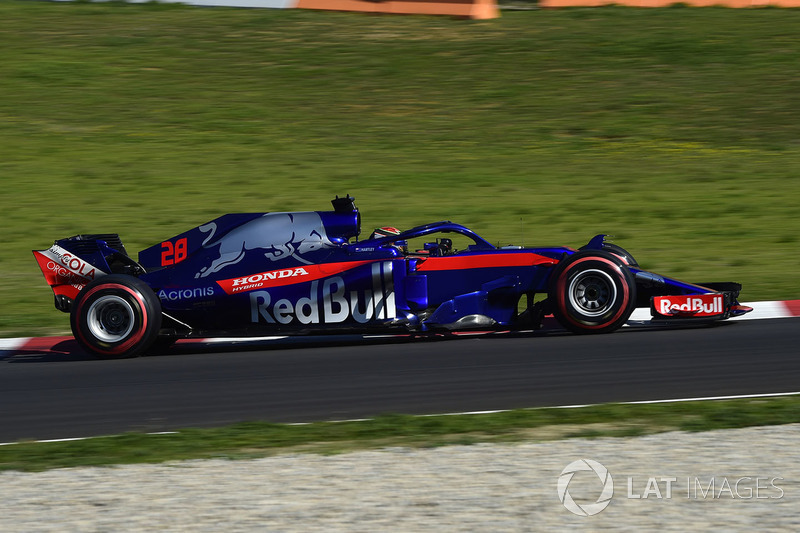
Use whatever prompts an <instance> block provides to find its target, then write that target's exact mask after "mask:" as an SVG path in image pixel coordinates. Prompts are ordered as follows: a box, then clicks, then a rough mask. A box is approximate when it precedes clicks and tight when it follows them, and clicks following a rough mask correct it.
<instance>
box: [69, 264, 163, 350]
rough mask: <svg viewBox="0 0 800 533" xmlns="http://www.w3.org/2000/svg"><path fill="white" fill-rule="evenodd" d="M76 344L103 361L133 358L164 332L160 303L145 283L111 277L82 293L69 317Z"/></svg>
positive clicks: (125, 276) (97, 281)
mask: <svg viewBox="0 0 800 533" xmlns="http://www.w3.org/2000/svg"><path fill="white" fill-rule="evenodd" d="M70 325H71V326H72V333H73V335H75V340H77V341H78V343H79V344H80V345H81V346H82V347H83V348H85V349H86V350H88V351H89V352H91V353H93V354H95V355H96V356H98V357H101V358H120V357H134V356H137V355H140V354H141V353H143V352H144V351H145V350H147V349H148V348H149V347H150V346H151V345H152V344H153V343H154V342H155V341H156V339H157V338H158V331H159V329H160V328H161V302H160V301H159V300H158V297H157V296H156V294H155V293H154V292H153V290H152V289H151V288H150V287H149V286H148V285H147V284H146V283H144V282H143V281H141V280H140V279H138V278H134V277H132V276H127V275H123V274H110V275H108V276H103V277H101V278H97V279H96V280H94V281H92V282H91V283H89V284H88V285H86V287H84V288H83V290H81V292H80V293H79V294H78V297H77V298H76V300H75V303H74V304H73V306H72V312H71V314H70Z"/></svg>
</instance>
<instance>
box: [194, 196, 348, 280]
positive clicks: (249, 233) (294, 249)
mask: <svg viewBox="0 0 800 533" xmlns="http://www.w3.org/2000/svg"><path fill="white" fill-rule="evenodd" d="M200 229H203V230H204V231H210V232H211V233H210V234H209V236H208V237H206V239H205V241H204V244H203V246H204V247H205V248H212V247H215V246H219V257H217V258H216V259H214V260H213V261H212V262H211V265H209V266H208V267H205V268H203V269H202V270H201V271H200V272H198V273H197V275H196V276H195V277H196V278H204V277H206V276H209V275H211V274H214V273H216V272H219V271H220V270H223V269H225V268H227V267H229V266H231V265H235V264H236V263H238V262H239V261H241V260H242V259H244V257H245V254H246V253H248V252H253V251H261V252H262V253H263V255H264V257H266V258H267V259H268V260H270V261H281V260H284V259H289V258H293V259H294V260H295V261H297V262H299V263H303V264H307V265H311V264H312V262H311V261H309V260H308V259H305V258H304V257H303V255H305V254H308V253H310V252H314V251H317V250H321V249H323V248H326V247H329V246H333V243H332V242H331V241H330V239H328V236H327V234H326V232H325V226H324V225H323V223H322V219H321V218H320V216H319V214H318V213H316V212H313V211H309V212H304V213H267V214H266V215H264V216H261V217H258V218H256V219H255V220H251V221H250V222H247V223H246V224H242V225H241V226H239V227H237V228H236V229H234V230H232V231H230V232H228V233H226V234H225V235H223V236H221V237H220V238H218V239H213V236H214V232H215V231H216V225H214V224H209V225H207V226H204V227H201V228H200ZM212 239H213V240H212Z"/></svg>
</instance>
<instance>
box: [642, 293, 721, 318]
mask: <svg viewBox="0 0 800 533" xmlns="http://www.w3.org/2000/svg"><path fill="white" fill-rule="evenodd" d="M653 306H654V307H655V310H656V311H657V312H658V313H659V314H661V315H664V316H670V315H691V316H715V315H721V314H722V313H723V312H724V310H725V306H724V299H723V295H722V294H698V295H691V296H658V297H656V298H654V299H653Z"/></svg>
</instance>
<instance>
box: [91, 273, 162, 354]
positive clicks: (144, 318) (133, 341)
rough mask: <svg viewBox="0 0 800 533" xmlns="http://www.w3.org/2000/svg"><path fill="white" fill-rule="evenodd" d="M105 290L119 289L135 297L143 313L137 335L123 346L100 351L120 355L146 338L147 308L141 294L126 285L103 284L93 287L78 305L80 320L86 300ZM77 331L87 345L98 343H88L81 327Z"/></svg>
mask: <svg viewBox="0 0 800 533" xmlns="http://www.w3.org/2000/svg"><path fill="white" fill-rule="evenodd" d="M105 289H118V290H121V291H124V292H126V293H128V294H130V295H131V296H133V299H134V300H136V301H137V302H138V303H139V310H140V311H141V317H142V325H141V327H140V328H139V331H138V332H137V333H135V334H134V335H133V336H132V337H131V338H129V339H128V340H126V341H125V342H123V343H122V344H119V345H117V346H114V347H113V348H111V349H108V350H100V351H103V352H106V353H110V354H119V353H122V352H124V351H125V350H127V349H128V348H130V347H131V346H133V345H134V344H136V343H137V342H139V341H140V340H141V339H142V337H144V333H145V330H146V329H147V312H146V311H145V309H146V307H145V304H144V300H143V299H142V295H141V294H139V293H138V292H137V291H134V290H132V289H131V288H130V287H126V286H125V285H119V284H117V283H108V284H101V285H97V286H96V287H93V288H92V289H90V290H89V291H88V292H87V293H86V294H85V295H84V296H83V298H81V301H80V303H79V304H78V309H77V310H76V313H77V314H78V317H79V319H81V320H83V317H82V311H83V305H84V303H85V302H86V300H87V299H88V298H89V297H90V296H91V295H92V294H94V293H96V292H97V291H99V290H105ZM80 325H81V324H79V326H80ZM77 329H78V334H79V335H80V337H81V340H82V341H83V342H84V343H85V344H91V345H94V344H96V343H92V342H88V341H87V340H86V337H84V335H83V331H82V329H81V328H80V327H78V328H77Z"/></svg>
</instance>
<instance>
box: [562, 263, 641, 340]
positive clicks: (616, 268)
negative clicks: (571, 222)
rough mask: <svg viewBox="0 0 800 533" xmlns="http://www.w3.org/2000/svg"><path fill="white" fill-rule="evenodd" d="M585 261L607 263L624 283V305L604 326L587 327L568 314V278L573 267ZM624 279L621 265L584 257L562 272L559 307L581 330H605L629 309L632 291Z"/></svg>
mask: <svg viewBox="0 0 800 533" xmlns="http://www.w3.org/2000/svg"><path fill="white" fill-rule="evenodd" d="M585 261H599V262H601V263H605V264H607V265H609V266H610V267H611V268H612V269H613V270H614V271H615V272H616V273H617V274H619V276H620V281H623V282H622V293H623V294H622V297H623V300H622V305H621V306H620V308H619V311H617V313H616V314H615V315H614V316H613V317H612V318H610V319H609V320H607V321H605V322H603V323H602V324H598V325H596V326H587V325H586V324H583V323H582V322H578V321H577V320H574V319H573V318H572V317H571V316H570V314H569V313H567V312H566V309H567V305H566V290H565V289H566V286H567V277H568V276H567V273H568V272H569V271H570V270H571V269H572V267H574V266H575V265H580V264H581V263H583V262H585ZM624 278H625V276H624V275H623V274H622V271H621V270H620V267H619V265H617V264H616V263H614V262H613V261H609V260H608V259H605V258H603V257H584V258H581V259H578V260H577V261H575V262H574V263H570V264H569V265H567V268H565V269H564V272H562V273H561V275H560V276H559V277H558V281H557V282H556V291H557V292H558V305H559V307H561V309H563V310H564V311H565V312H564V316H565V318H566V319H567V320H569V321H570V322H572V323H573V324H575V325H576V326H579V327H581V328H586V329H601V328H605V327H607V326H608V325H609V324H613V323H614V322H615V321H616V320H618V319H619V317H621V316H622V314H623V313H625V309H627V308H628V301H629V300H630V290H629V288H628V284H627V283H625V282H624Z"/></svg>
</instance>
